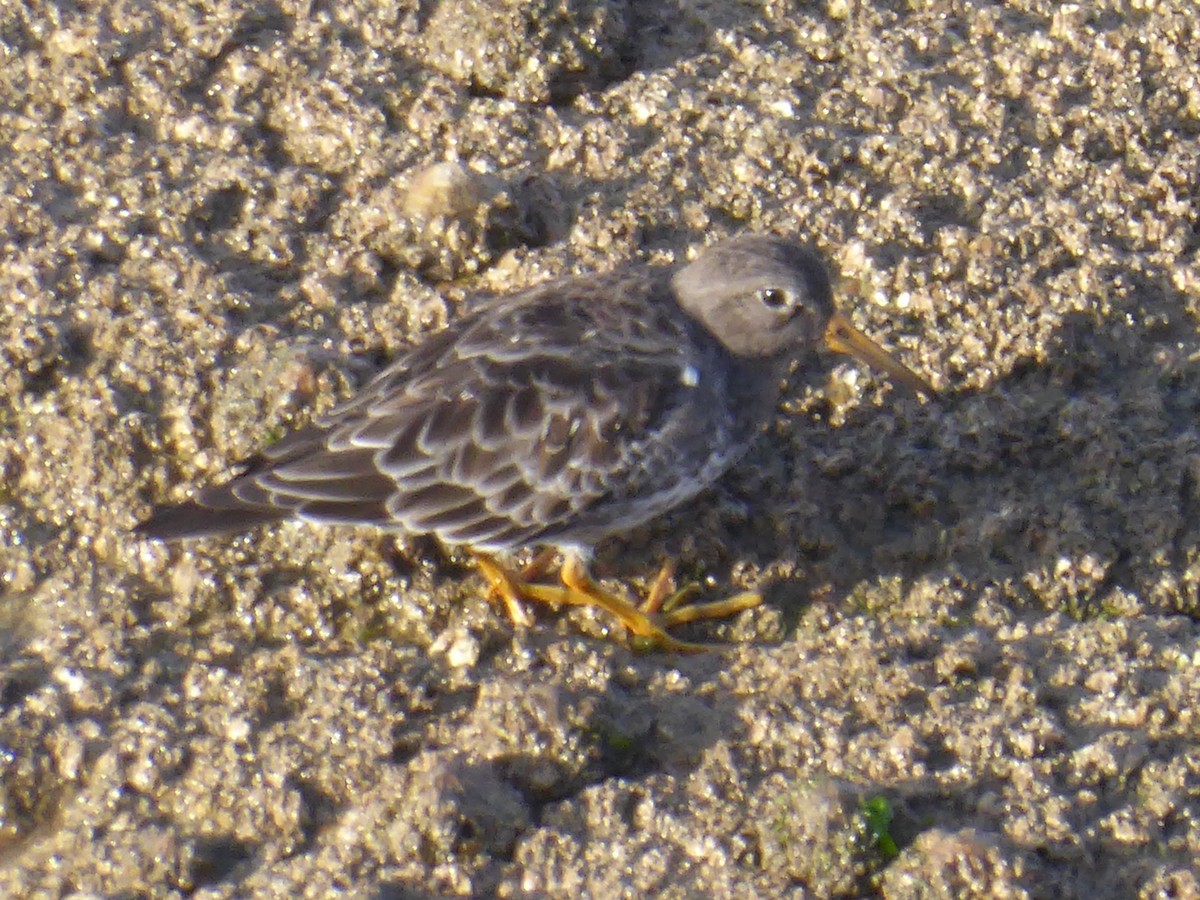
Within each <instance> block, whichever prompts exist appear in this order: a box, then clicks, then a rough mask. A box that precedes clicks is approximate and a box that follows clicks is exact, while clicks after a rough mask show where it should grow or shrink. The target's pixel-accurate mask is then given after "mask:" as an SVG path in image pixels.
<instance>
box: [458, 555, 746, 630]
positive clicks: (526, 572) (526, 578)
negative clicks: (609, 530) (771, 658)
mask: <svg viewBox="0 0 1200 900" xmlns="http://www.w3.org/2000/svg"><path fill="white" fill-rule="evenodd" d="M553 558H554V553H553V551H547V550H543V551H541V552H539V553H538V554H537V555H536V556H535V557H534V558H533V559H532V560H531V561H530V563H529V564H528V565H527V566H525V568H524V569H522V570H521V571H520V572H519V573H518V572H514V571H512V570H511V569H509V568H507V567H505V566H504V565H502V564H501V563H499V562H498V561H497V560H495V559H493V558H492V557H490V556H485V555H483V554H475V561H476V564H477V565H478V566H479V571H480V574H481V575H483V577H484V579H485V580H486V581H487V582H488V596H489V597H491V598H494V599H498V600H499V601H500V602H501V603H503V604H504V608H505V610H506V612H507V613H508V616H509V618H510V619H511V620H512V622H513V624H515V625H518V626H521V627H527V626H529V625H532V624H533V617H532V616H530V614H529V612H528V611H527V610H526V609H525V607H524V606H523V605H522V604H523V602H527V601H530V600H533V601H536V602H538V603H545V604H547V605H549V606H553V607H555V608H558V607H561V606H564V605H570V606H594V607H598V608H599V609H602V610H604V611H605V612H607V613H608V614H609V615H611V616H612V617H613V618H615V619H617V620H618V621H619V622H620V623H621V624H622V625H624V626H625V627H626V628H627V629H628V630H629V632H630V635H631V636H632V642H631V643H632V645H633V647H634V648H635V649H638V650H666V651H671V652H676V653H697V652H701V651H704V650H711V649H713V648H712V647H711V646H709V645H706V644H695V643H690V642H688V641H681V640H679V639H678V638H674V637H672V636H671V635H670V634H669V633H668V631H667V629H669V628H673V627H675V626H677V625H684V624H686V623H688V622H698V621H700V620H702V619H721V618H726V617H728V616H732V615H734V614H736V613H739V612H741V611H742V610H744V609H752V608H753V607H755V606H758V605H759V604H760V603H762V597H761V596H760V595H758V594H755V593H750V592H746V593H741V594H735V595H734V596H732V597H729V598H727V599H725V600H718V601H715V602H713V603H690V602H689V601H690V600H691V598H692V597H694V596H695V595H696V594H697V593H699V590H700V588H699V585H696V584H687V585H685V586H684V587H682V588H680V589H679V590H672V587H673V583H672V582H673V575H674V571H675V567H674V566H673V565H672V564H671V563H670V562H668V563H666V564H665V565H664V566H663V568H662V570H661V571H660V572H659V573H658V576H657V577H656V578H655V579H654V584H653V585H652V586H651V588H650V591H649V593H648V594H647V597H646V600H645V601H644V602H643V603H642V604H641V605H640V606H635V605H634V604H632V603H630V602H629V601H628V600H626V599H624V598H622V597H619V596H617V595H616V594H614V593H612V592H611V591H607V590H605V589H604V588H602V587H601V586H600V585H598V584H597V583H596V582H595V581H594V580H593V579H592V577H591V576H590V575H589V574H588V572H587V568H586V567H585V566H584V564H583V562H582V561H581V560H580V559H579V558H578V557H577V556H574V555H568V556H567V558H566V560H565V561H564V562H563V565H562V569H561V571H560V573H559V577H560V578H561V579H562V586H561V587H559V586H557V585H548V584H538V583H536V582H534V581H533V579H535V578H537V577H539V576H540V575H542V574H544V572H545V571H546V569H547V568H548V566H549V565H550V563H551V561H552V560H553Z"/></svg>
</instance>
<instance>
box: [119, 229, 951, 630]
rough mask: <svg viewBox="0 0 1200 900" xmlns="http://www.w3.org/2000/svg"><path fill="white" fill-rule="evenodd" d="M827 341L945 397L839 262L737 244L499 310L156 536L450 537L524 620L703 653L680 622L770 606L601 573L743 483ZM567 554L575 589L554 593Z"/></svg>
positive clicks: (413, 352) (563, 287)
mask: <svg viewBox="0 0 1200 900" xmlns="http://www.w3.org/2000/svg"><path fill="white" fill-rule="evenodd" d="M822 342H823V343H824V344H825V345H826V346H828V347H830V348H832V349H834V350H836V351H838V352H843V353H849V354H852V355H854V356H856V357H858V358H859V359H860V360H862V361H864V362H867V363H870V364H872V365H875V366H878V367H881V368H882V369H884V370H885V371H886V372H887V373H888V374H890V375H891V376H892V377H894V378H896V379H897V380H898V381H900V382H902V383H903V384H905V385H906V386H908V387H909V388H912V389H913V390H915V391H918V392H920V393H924V394H926V395H932V394H933V389H932V388H931V387H930V386H929V385H928V384H927V383H926V382H925V381H924V380H923V379H921V378H920V377H919V376H917V375H915V374H914V373H913V372H911V371H910V370H909V369H907V368H905V367H904V366H903V365H901V364H900V363H898V362H897V361H895V360H894V359H893V358H892V357H891V356H890V355H889V354H888V353H887V352H886V351H884V350H883V349H882V348H880V347H879V346H878V345H876V344H875V343H874V342H872V341H871V340H870V339H868V338H867V337H865V336H864V335H863V334H861V333H860V332H858V331H857V330H856V329H854V327H853V326H852V325H851V324H850V323H849V321H848V320H847V319H846V318H845V317H844V316H842V315H840V314H839V313H837V312H836V311H835V310H834V307H833V299H832V291H831V288H830V282H829V277H828V275H827V274H826V271H825V267H824V266H823V265H822V263H821V261H820V260H819V259H818V258H817V257H816V256H815V255H814V254H813V253H811V252H810V251H808V250H806V249H804V248H803V247H801V246H799V245H798V244H796V243H794V242H792V241H790V240H785V239H782V238H777V237H770V236H761V235H742V236H738V237H733V238H730V239H727V240H725V241H723V242H720V243H718V244H716V245H714V246H713V247H711V248H709V249H707V250H705V251H704V252H703V253H701V255H700V256H699V257H698V258H697V259H696V260H695V262H692V263H690V264H688V265H686V266H684V267H683V268H681V269H679V270H678V271H676V272H675V273H674V274H673V275H672V274H671V272H669V271H666V270H664V269H662V268H658V267H650V266H630V267H627V268H623V269H620V270H618V271H615V272H611V273H607V274H596V275H588V276H582V277H573V278H566V279H562V280H557V281H551V282H548V283H545V284H542V285H539V286H536V287H533V288H530V289H528V290H525V291H522V292H520V293H516V294H511V295H508V296H503V297H500V298H497V299H493V300H491V301H489V302H486V303H483V304H481V305H480V306H479V307H478V308H476V309H475V310H473V311H472V312H470V313H468V314H467V315H465V316H464V317H462V318H461V319H459V320H457V321H456V322H454V323H453V324H452V325H450V326H449V327H448V328H446V329H445V330H443V331H442V332H440V333H438V334H436V335H434V336H433V337H431V338H430V339H428V340H426V341H425V342H423V343H421V344H420V345H418V346H416V347H413V348H412V349H409V350H408V351H407V352H405V353H403V354H402V355H401V356H400V357H399V358H398V359H396V360H395V361H394V362H392V363H391V364H390V365H388V366H387V368H385V369H384V370H383V371H382V372H380V373H379V374H378V375H377V376H376V377H375V378H373V379H372V380H371V381H370V382H369V383H368V384H367V385H366V386H365V387H364V388H363V389H362V390H361V391H360V392H359V393H358V394H357V395H355V396H353V397H352V398H350V399H349V400H347V401H346V402H344V403H342V404H341V405H339V406H337V407H336V408H334V409H333V410H332V411H330V412H329V413H327V414H325V415H323V416H320V417H319V418H317V419H316V420H315V421H314V422H313V423H312V424H310V425H309V426H308V427H306V428H303V429H302V430H299V431H296V432H294V433H292V434H289V435H287V436H286V437H284V438H283V439H282V440H280V441H278V442H277V443H275V444H274V445H272V446H270V447H267V448H266V449H264V450H263V451H262V452H261V453H259V454H258V455H256V456H254V457H253V458H251V459H250V460H248V461H246V463H245V468H244V469H243V471H242V472H241V473H240V474H239V475H237V476H236V477H234V478H233V479H232V480H231V481H229V482H227V483H225V484H221V485H218V486H212V487H206V488H203V489H202V490H200V491H199V492H198V494H197V495H196V497H195V499H194V500H191V501H189V502H186V503H183V504H179V505H174V506H161V507H158V508H157V509H155V510H154V512H153V514H152V515H151V516H150V518H149V519H147V520H146V521H144V522H142V523H141V524H140V525H139V526H138V528H137V530H138V531H139V532H140V533H141V534H143V535H146V536H149V537H153V538H159V539H162V540H175V539H179V538H189V537H198V536H203V535H211V534H218V533H222V532H232V531H240V530H243V529H248V528H252V527H254V526H257V525H264V524H267V523H271V522H278V521H281V520H284V519H302V520H305V521H309V522H326V523H349V524H354V525H373V526H377V527H380V528H385V529H393V530H397V531H401V532H405V533H409V534H431V535H434V536H435V537H437V538H438V539H439V540H440V541H442V542H443V543H444V544H446V545H449V546H461V547H465V548H467V549H468V550H470V551H471V552H472V554H474V555H475V557H476V558H477V560H478V563H479V568H480V571H481V572H482V574H483V575H484V577H485V578H486V579H487V581H488V582H489V585H490V592H489V593H490V596H492V597H495V598H499V599H500V600H501V601H503V602H504V604H505V606H506V608H507V610H508V612H509V615H510V616H511V617H512V618H513V619H514V621H516V622H519V623H522V624H525V623H527V622H528V621H529V620H528V616H527V614H526V613H525V612H524V610H523V607H522V606H521V601H528V600H533V601H540V602H545V603H549V604H552V605H556V606H557V605H562V604H576V605H589V606H598V607H600V608H602V609H605V610H607V611H608V612H609V613H611V614H612V615H614V616H615V617H616V618H617V619H619V620H620V621H621V622H622V623H624V625H625V626H626V627H627V628H628V629H629V631H630V632H631V634H632V635H634V637H635V638H638V639H641V641H640V642H641V643H643V644H649V645H651V646H656V647H659V648H663V649H674V650H690V649H696V648H697V647H698V646H700V645H695V644H689V643H685V642H683V641H680V640H678V639H676V638H674V637H672V636H671V635H670V634H669V633H668V629H670V628H672V627H674V626H677V625H679V624H681V623H684V622H690V621H694V620H696V619H702V618H714V617H719V616H726V615H729V614H731V613H733V612H736V611H738V610H741V609H746V608H748V607H750V606H754V605H756V604H757V603H759V602H760V601H761V598H760V597H759V596H758V595H757V594H741V595H738V596H735V597H732V598H729V599H727V600H722V601H717V602H713V603H705V604H697V603H691V602H688V601H690V599H691V594H692V593H693V591H691V590H685V591H680V592H675V593H673V594H672V593H671V592H670V589H669V584H670V568H669V567H664V570H663V573H662V574H661V576H660V578H659V579H658V580H657V581H656V582H655V586H654V587H653V588H652V589H651V591H650V592H649V594H650V595H649V597H648V598H647V599H646V600H645V602H644V603H642V604H640V605H638V604H634V603H632V602H630V601H628V600H626V599H624V598H622V597H621V596H618V595H617V594H615V593H613V592H611V591H607V590H605V589H603V588H602V587H600V586H599V585H598V584H597V583H596V582H594V581H593V580H592V579H591V578H590V577H589V575H588V573H587V568H586V562H587V560H588V558H589V556H590V554H591V552H592V549H593V548H594V547H595V545H596V544H598V543H599V542H600V541H603V540H604V539H605V538H608V537H610V536H613V535H616V534H620V533H623V532H626V531H627V530H628V529H630V528H633V527H634V526H637V525H640V524H642V523H643V522H646V521H648V520H650V519H652V518H654V517H655V516H658V515H660V514H662V513H665V512H666V511H668V510H670V509H672V508H674V507H676V506H678V505H679V504H681V503H683V502H684V501H686V500H688V499H689V498H691V497H693V496H695V495H696V494H697V493H699V492H700V491H701V490H702V489H704V488H705V487H707V486H708V485H710V484H712V483H713V482H714V481H715V480H716V479H717V478H718V477H720V476H721V474H722V473H724V472H725V471H726V470H727V469H729V467H730V466H731V465H733V463H734V462H735V461H736V460H737V459H738V458H739V457H740V456H741V455H742V454H743V453H744V452H745V451H746V449H747V448H748V447H749V446H750V444H751V443H752V442H753V440H754V439H755V437H756V436H757V435H758V434H759V432H761V431H762V430H763V428H764V426H765V425H766V423H767V422H768V421H769V420H770V418H771V415H772V412H773V410H774V409H775V406H776V404H777V403H778V401H779V397H780V385H781V383H782V382H783V379H784V376H785V375H786V373H787V369H788V366H789V364H790V363H791V362H792V361H793V360H795V359H797V358H798V357H800V356H801V355H802V354H804V353H805V352H806V351H807V350H808V349H810V348H812V347H814V346H816V345H817V344H819V343H822ZM526 547H540V548H542V551H541V552H540V553H539V554H537V556H536V557H535V563H534V564H532V565H531V566H529V567H527V568H526V569H525V570H523V571H521V572H517V571H515V570H514V569H512V568H510V567H509V565H508V564H507V563H506V562H502V561H501V560H502V559H505V558H507V556H508V555H509V554H510V553H512V552H513V551H516V550H518V549H521V548H526ZM555 551H560V552H561V553H562V554H563V559H564V562H563V564H562V566H561V569H560V579H561V582H562V584H561V586H560V585H557V584H551V583H544V582H539V581H537V580H536V579H537V577H538V575H539V574H540V572H542V571H543V570H544V568H545V566H546V565H547V564H548V563H549V561H550V560H551V559H552V558H553V555H554V552H555Z"/></svg>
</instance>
